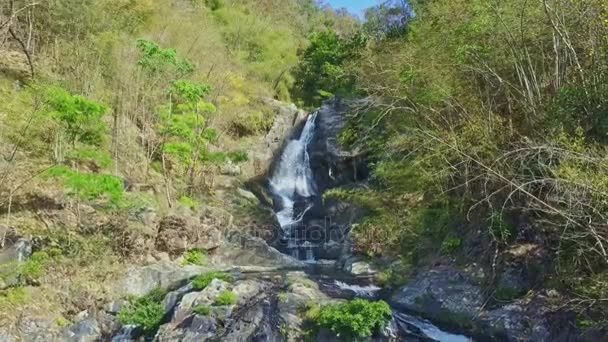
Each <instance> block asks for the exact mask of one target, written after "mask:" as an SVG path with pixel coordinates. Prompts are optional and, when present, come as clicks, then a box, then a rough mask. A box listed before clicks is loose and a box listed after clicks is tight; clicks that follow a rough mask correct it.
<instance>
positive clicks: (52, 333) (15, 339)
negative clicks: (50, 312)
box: [0, 317, 62, 342]
mask: <svg viewBox="0 0 608 342" xmlns="http://www.w3.org/2000/svg"><path fill="white" fill-rule="evenodd" d="M0 341H2V342H21V341H28V342H47V341H62V338H61V331H60V330H59V329H58V328H57V325H56V324H55V322H54V321H52V320H49V319H47V318H38V317H29V318H27V317H26V318H24V319H23V320H21V321H20V322H19V324H18V325H17V326H14V327H4V326H3V327H0Z"/></svg>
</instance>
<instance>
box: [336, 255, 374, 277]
mask: <svg viewBox="0 0 608 342" xmlns="http://www.w3.org/2000/svg"><path fill="white" fill-rule="evenodd" d="M344 270H345V271H346V272H348V273H350V274H352V275H354V276H371V275H374V274H376V273H378V270H377V269H375V268H374V267H373V266H372V265H371V264H370V263H368V262H366V261H362V260H359V259H357V258H350V259H347V261H346V262H345V264H344Z"/></svg>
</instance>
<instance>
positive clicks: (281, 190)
mask: <svg viewBox="0 0 608 342" xmlns="http://www.w3.org/2000/svg"><path fill="white" fill-rule="evenodd" d="M316 118H317V112H315V113H313V114H311V115H309V116H308V119H307V120H306V124H305V125H304V128H303V129H302V133H301V134H300V137H299V138H298V139H294V140H291V141H289V143H287V146H286V147H285V150H284V151H283V154H282V155H281V159H280V160H279V163H278V165H277V168H276V169H275V171H274V173H273V175H272V178H271V179H270V188H271V190H272V192H273V193H274V194H275V195H276V196H278V197H279V198H280V199H281V210H280V211H278V212H277V213H276V215H277V219H278V221H279V224H280V225H281V228H282V230H283V234H284V235H285V236H286V237H288V239H289V241H288V247H287V248H288V249H289V250H290V252H291V254H292V256H293V257H295V258H298V259H299V258H300V251H301V250H303V251H304V254H305V255H303V256H304V257H305V260H308V261H313V260H314V255H313V251H312V246H311V245H310V244H309V243H307V242H304V243H300V242H299V241H298V240H299V239H298V238H297V236H296V235H297V234H296V231H295V230H296V226H297V225H298V224H299V223H300V222H301V221H302V218H303V217H304V214H305V213H306V211H307V210H308V209H310V206H308V207H306V209H304V210H302V212H300V213H296V212H295V209H294V206H295V204H296V201H297V200H298V199H308V198H311V197H313V196H316V195H317V188H316V185H315V181H314V178H313V175H312V170H311V168H310V158H309V155H308V145H309V144H310V142H311V141H312V138H313V137H314V133H315V120H316Z"/></svg>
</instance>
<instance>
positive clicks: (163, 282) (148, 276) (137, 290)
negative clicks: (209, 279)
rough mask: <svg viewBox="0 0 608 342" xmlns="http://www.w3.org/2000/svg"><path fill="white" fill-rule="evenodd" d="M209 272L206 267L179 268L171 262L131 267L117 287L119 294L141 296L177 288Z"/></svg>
mask: <svg viewBox="0 0 608 342" xmlns="http://www.w3.org/2000/svg"><path fill="white" fill-rule="evenodd" d="M210 270H211V269H209V268H207V267H201V266H194V265H188V266H181V265H179V264H176V263H171V262H161V263H157V264H152V265H148V266H143V267H131V268H129V269H128V270H127V271H126V272H125V278H124V279H123V280H122V281H121V282H120V283H119V284H118V286H119V290H120V292H121V293H124V294H126V295H134V296H143V295H145V294H147V293H148V292H150V291H151V290H153V289H155V288H157V287H161V288H164V289H172V288H176V287H179V286H180V285H182V284H183V283H185V282H186V281H187V280H188V279H191V278H193V277H194V276H196V275H198V274H201V273H205V272H209V271H210Z"/></svg>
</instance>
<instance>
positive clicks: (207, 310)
mask: <svg viewBox="0 0 608 342" xmlns="http://www.w3.org/2000/svg"><path fill="white" fill-rule="evenodd" d="M192 311H194V313H195V314H197V315H201V316H209V315H210V314H211V311H212V309H211V307H210V306H209V305H205V304H199V305H197V306H195V307H194V309H193V310H192Z"/></svg>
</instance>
